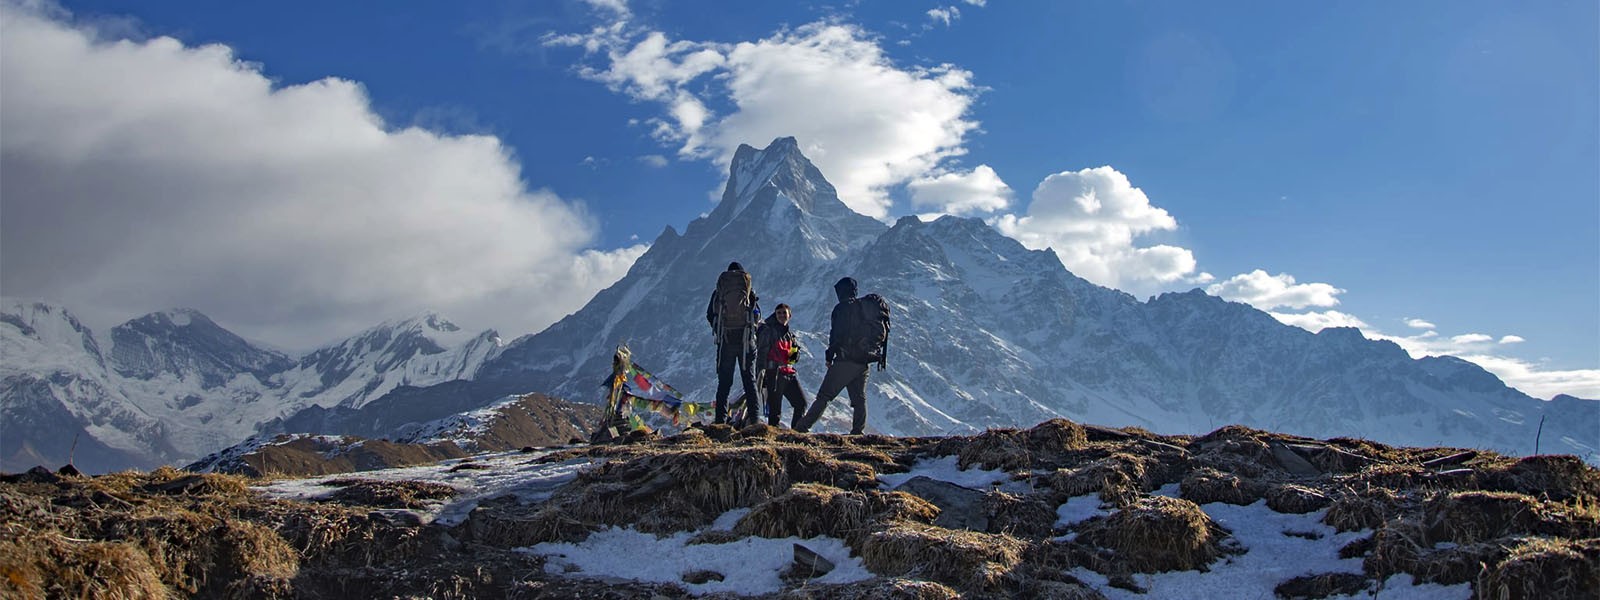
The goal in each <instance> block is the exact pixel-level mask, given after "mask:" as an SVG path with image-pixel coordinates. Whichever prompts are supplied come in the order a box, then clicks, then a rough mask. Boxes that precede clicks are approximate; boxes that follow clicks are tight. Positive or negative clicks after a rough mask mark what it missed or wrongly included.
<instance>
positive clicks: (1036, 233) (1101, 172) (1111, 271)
mask: <svg viewBox="0 0 1600 600" xmlns="http://www.w3.org/2000/svg"><path fill="white" fill-rule="evenodd" d="M989 223H990V224H991V225H993V226H994V227H995V228H996V229H998V230H1000V232H1001V233H1004V234H1006V235H1008V236H1011V237H1012V238H1015V239H1016V240H1017V241H1019V242H1022V244H1023V245H1024V246H1027V247H1029V248H1034V249H1041V248H1047V247H1048V248H1052V249H1054V250H1055V253H1056V256H1058V257H1060V258H1061V262H1062V264H1064V265H1066V266H1067V268H1068V269H1069V270H1071V271H1072V272H1073V273H1074V274H1077V275H1078V276H1080V277H1083V278H1084V279H1088V280H1089V281H1092V282H1095V283H1098V284H1100V285H1105V286H1109V287H1117V288H1124V289H1126V288H1130V287H1131V288H1135V289H1141V288H1149V287H1152V286H1159V285H1161V284H1169V283H1172V282H1178V281H1183V280H1185V279H1186V278H1189V277H1190V274H1191V273H1193V272H1194V270H1195V260H1194V254H1193V253H1191V252H1190V251H1189V250H1188V249H1186V248H1179V247H1176V246H1169V245H1154V246H1138V245H1136V244H1135V242H1134V238H1136V237H1138V236H1141V235H1144V234H1147V233H1150V232H1154V231H1167V230H1174V229H1177V228H1178V222H1177V220H1176V219H1173V218H1172V215H1170V214H1167V211H1166V210H1163V209H1161V208H1159V207H1156V206H1154V205H1152V204H1150V199H1149V198H1148V197H1146V196H1145V194H1144V191H1143V190H1140V189H1139V188H1136V187H1133V184H1131V183H1129V181H1128V178H1127V176H1125V175H1123V174H1122V173H1119V172H1117V170H1116V169H1113V168H1111V167H1097V168H1093V169H1084V170H1081V171H1064V172H1061V173H1056V174H1054V175H1051V176H1049V177H1046V178H1045V179H1044V181H1043V182H1040V183H1039V186H1038V187H1037V188H1035V189H1034V191H1033V200H1032V202H1031V203H1030V204H1029V205H1028V209H1027V214H1025V215H1023V216H1017V215H1010V214H1008V215H1001V216H999V217H996V218H994V219H990V221H989Z"/></svg>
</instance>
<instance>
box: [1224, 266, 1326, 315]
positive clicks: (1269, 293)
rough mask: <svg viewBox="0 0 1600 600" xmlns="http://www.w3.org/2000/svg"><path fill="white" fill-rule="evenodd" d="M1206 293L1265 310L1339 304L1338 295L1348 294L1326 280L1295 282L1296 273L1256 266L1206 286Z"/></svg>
mask: <svg viewBox="0 0 1600 600" xmlns="http://www.w3.org/2000/svg"><path fill="white" fill-rule="evenodd" d="M1206 293H1209V294H1211V295H1213V296H1220V297H1222V298H1226V299H1228V300H1237V301H1239V302H1244V303H1246V304H1249V305H1251V306H1254V307H1256V308H1259V309H1261V310H1272V309H1274V308H1281V307H1285V306H1286V307H1289V308H1294V309H1301V308H1306V307H1308V306H1316V307H1328V306H1338V305H1339V299H1338V298H1337V297H1336V296H1338V295H1339V294H1342V293H1344V290H1341V289H1339V288H1336V287H1333V286H1331V285H1328V284H1326V283H1295V279H1294V276H1293V275H1290V274H1288V273H1279V274H1277V275H1268V274H1267V272H1266V271H1263V270H1261V269H1256V270H1254V271H1251V272H1249V273H1243V274H1240V275H1234V276H1233V277H1232V278H1230V279H1228V280H1227V281H1223V282H1221V283H1215V284H1212V285H1211V286H1210V287H1207V288H1206Z"/></svg>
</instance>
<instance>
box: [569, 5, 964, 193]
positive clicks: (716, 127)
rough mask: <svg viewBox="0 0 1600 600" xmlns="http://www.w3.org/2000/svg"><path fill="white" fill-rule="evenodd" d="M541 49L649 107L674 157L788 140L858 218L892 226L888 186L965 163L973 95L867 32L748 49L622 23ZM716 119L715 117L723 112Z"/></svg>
mask: <svg viewBox="0 0 1600 600" xmlns="http://www.w3.org/2000/svg"><path fill="white" fill-rule="evenodd" d="M546 43H548V44H551V45H567V46H578V47H583V48H584V49H585V51H586V52H588V53H589V56H588V60H591V61H597V62H598V63H599V64H598V65H592V64H591V65H585V66H583V67H581V68H580V69H579V73H580V74H581V75H583V76H584V77H587V78H589V79H593V80H596V81H600V82H603V83H605V84H606V85H607V86H608V87H610V88H611V89H613V90H615V91H618V92H620V93H625V94H628V95H629V96H630V97H632V98H634V99H635V100H640V101H648V102H653V103H656V104H658V105H659V106H660V108H661V113H660V116H658V117H654V118H652V119H649V120H648V121H647V122H648V123H649V124H650V125H651V127H652V136H653V137H654V138H655V139H657V140H658V141H660V142H662V143H664V144H671V145H674V146H676V147H677V151H678V154H679V155H680V156H684V157H688V158H698V159H706V160H710V161H713V162H714V163H715V164H717V165H726V164H727V162H728V161H729V160H731V159H732V157H733V153H734V151H735V150H736V149H738V147H739V145H740V144H751V145H754V146H764V145H766V144H767V143H768V142H770V141H771V140H773V139H775V138H779V137H784V136H794V137H795V138H796V139H798V140H799V141H800V144H801V150H802V151H803V152H805V154H806V156H807V157H808V158H810V159H811V160H812V162H814V163H816V165H817V167H818V168H820V169H821V170H822V172H823V173H825V174H826V175H827V177H828V179H829V181H830V182H832V183H833V184H834V187H835V188H837V189H838V191H839V197H840V199H841V200H843V201H844V202H845V203H846V204H848V205H850V207H851V208H854V209H855V210H857V211H860V212H862V213H863V214H867V215H870V216H873V217H878V218H884V217H886V216H887V215H888V207H889V203H890V199H889V197H888V194H887V190H888V189H889V188H890V187H893V186H896V185H900V184H903V183H906V182H909V181H911V180H913V179H915V178H919V177H925V176H927V175H928V174H929V173H930V172H932V171H933V170H934V169H935V168H936V167H937V166H938V165H939V164H940V162H942V161H944V160H945V159H947V158H949V157H953V156H958V155H961V154H964V153H965V151H966V150H965V148H964V147H963V143H964V142H965V138H966V135H967V134H968V133H969V132H971V131H973V130H975V129H976V128H977V127H978V123H977V122H976V121H972V120H970V119H969V118H968V116H967V115H968V111H969V109H970V108H971V106H972V102H973V98H974V96H975V95H976V94H977V93H978V90H977V89H976V88H975V87H974V86H973V85H972V82H971V79H972V74H971V73H969V72H967V71H964V70H961V69H958V68H956V67H954V66H951V65H940V66H937V67H932V68H919V67H901V66H898V65H896V64H894V63H893V61H891V60H890V59H889V58H888V57H887V56H886V55H885V53H884V51H883V49H882V48H881V47H880V46H879V44H878V41H877V40H876V39H875V38H873V37H872V36H871V35H870V34H868V33H867V32H865V31H863V30H861V29H860V28H857V27H855V26H852V25H848V24H842V23H833V22H817V23H811V24H808V25H804V26H801V27H799V28H796V29H793V30H786V31H780V32H778V33H775V34H773V35H772V36H770V37H768V38H766V39H762V40H758V41H754V42H739V43H735V44H723V43H714V42H697V41H683V40H680V41H672V40H670V39H669V38H667V36H666V34H664V33H662V32H659V31H645V30H632V29H629V28H628V26H627V25H626V23H624V22H621V21H618V22H616V23H612V24H610V25H605V26H601V27H596V28H594V29H592V30H591V31H590V32H588V33H584V34H573V35H555V36H549V37H548V38H547V39H546ZM719 111H720V112H719Z"/></svg>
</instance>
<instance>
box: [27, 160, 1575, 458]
mask: <svg viewBox="0 0 1600 600" xmlns="http://www.w3.org/2000/svg"><path fill="white" fill-rule="evenodd" d="M730 261H739V262H740V263H742V264H743V265H744V266H745V267H746V268H747V269H748V270H749V271H750V272H751V273H752V274H753V276H754V281H755V289H756V293H757V294H758V295H760V296H761V305H762V307H763V308H766V309H768V310H769V311H770V309H771V307H773V306H776V305H777V303H779V302H783V303H787V304H789V305H791V306H792V307H793V308H794V321H793V324H794V326H795V327H796V328H797V329H798V330H799V335H800V338H801V341H802V343H804V344H805V345H806V347H807V351H806V353H805V355H804V356H805V358H804V359H803V360H802V361H801V363H800V365H799V370H800V380H801V382H802V385H803V387H805V389H806V390H807V394H808V395H810V394H811V393H813V392H814V391H815V389H816V386H817V384H818V383H819V381H820V378H821V372H822V365H821V354H822V350H823V348H824V347H825V344H826V335H827V321H828V319H827V316H828V314H829V311H831V309H832V307H833V304H834V302H835V300H834V298H833V291H832V284H833V282H834V281H836V280H837V279H839V278H840V277H842V276H846V275H848V276H852V277H855V278H856V279H858V280H859V281H860V282H861V285H862V290H863V292H876V293H879V294H881V295H883V296H884V297H886V298H887V299H888V300H889V302H890V304H891V305H892V308H893V311H894V331H893V333H892V334H891V343H890V357H889V369H888V370H887V371H883V372H878V371H876V370H874V371H873V372H872V374H871V378H870V380H869V392H868V393H869V396H870V405H871V412H872V415H871V418H870V421H869V429H870V430H875V431H878V432H883V433H890V434H902V435H911V434H916V435H938V434H949V433H965V432H970V431H972V430H974V429H981V428H986V427H992V426H1019V425H1020V426H1028V425H1032V424H1034V423H1037V422H1039V421H1042V420H1045V419H1048V418H1052V417H1066V418H1068V419H1072V420H1075V421H1082V422H1089V423H1096V424H1103V425H1112V426H1123V425H1136V426H1140V427H1144V428H1147V429H1150V430H1152V431H1156V432H1160V433H1203V432H1206V431H1210V430H1212V429H1215V428H1218V427H1221V426H1223V425H1226V424H1231V423H1239V424H1244V425H1249V426H1252V427H1258V428H1263V429H1270V430H1275V431H1282V432H1285V433H1291V434H1297V435H1304V436H1310V437H1319V438H1328V437H1336V436H1348V437H1362V438H1369V439H1373V440H1377V441H1381V442H1385V443H1391V444H1404V445H1424V446H1432V445H1452V446H1466V447H1482V448H1492V449H1495V450H1498V451H1502V452H1508V453H1513V454H1528V453H1531V452H1533V451H1534V444H1535V440H1536V439H1538V440H1539V444H1540V446H1539V450H1540V451H1542V452H1563V453H1573V454H1577V455H1579V456H1583V457H1585V458H1586V459H1588V460H1591V461H1595V460H1597V455H1596V454H1595V453H1596V451H1597V448H1600V402H1596V401H1593V400H1582V399H1577V398H1572V397H1570V396H1562V397H1557V398H1556V399H1554V400H1551V401H1544V400H1539V399H1536V398H1532V397H1530V396H1528V395H1526V394H1523V393H1521V392H1519V391H1517V390H1515V389H1512V388H1510V387H1507V386H1506V385H1505V384H1504V383H1503V382H1501V381H1500V380H1499V379H1498V378H1496V377H1495V376H1494V375H1492V374H1490V373H1488V372H1486V371H1484V370H1483V369H1482V368H1480V367H1478V366H1476V365H1474V364H1472V363H1469V362H1466V361H1463V360H1460V359H1456V358H1452V357H1428V358H1422V359H1412V358H1410V357H1409V356H1408V355H1407V354H1406V353H1405V352H1404V351H1403V350H1401V349H1400V348H1399V347H1398V346H1396V345H1394V344H1393V343H1390V342H1386V341H1374V340H1368V339H1365V338H1363V337H1362V336H1361V334H1360V333H1359V332H1358V331H1356V330H1354V329H1348V328H1331V329H1326V330H1323V331H1322V332H1320V333H1316V334H1313V333H1310V332H1308V331H1305V330H1303V329H1300V328H1296V327H1291V326H1287V325H1284V324H1282V323H1279V322H1278V321H1277V320H1275V319H1273V318H1272V317H1271V316H1269V315H1267V314H1266V313H1264V312H1261V311H1259V310H1256V309H1254V308H1252V307H1250V306H1247V305H1244V304H1239V303H1233V302H1227V301H1224V300H1222V299H1219V298H1216V297H1213V296H1209V295H1206V294H1204V293H1202V292H1200V291H1199V290H1195V291H1191V292H1187V293H1170V294H1163V295H1161V296H1158V297H1156V298H1152V299H1150V300H1148V301H1143V302H1141V301H1139V300H1137V299H1135V298H1134V297H1132V296H1130V295H1128V294H1125V293H1123V292H1119V291H1116V290H1112V289H1108V288H1104V287H1100V286H1097V285H1094V284H1092V283H1089V282H1088V281H1085V280H1083V279H1081V278H1079V277H1077V276H1075V275H1073V274H1072V273H1070V272H1068V271H1067V270H1066V269H1065V268H1064V267H1063V266H1062V265H1061V262H1060V261H1059V260H1057V259H1056V257H1055V255H1054V254H1053V253H1052V252H1050V251H1048V250H1045V251H1038V250H1028V249H1026V248H1024V247H1023V246H1022V245H1021V244H1019V243H1017V242H1016V241H1015V240H1012V239H1010V238H1007V237H1005V236H1003V235H1001V234H1000V233H998V232H996V231H995V230H994V229H993V228H991V227H989V226H988V225H987V224H985V223H984V222H982V221H979V220H976V219H964V218H957V217H943V218H940V219H938V220H935V221H932V222H923V221H921V220H919V219H917V218H913V217H907V218H902V219H900V220H899V221H898V222H896V223H894V224H893V225H892V226H890V225H885V224H883V223H881V222H878V221H876V220H873V219H871V218H868V217H866V216H863V215H860V214H858V213H855V212H853V211H851V210H850V209H849V208H848V207H847V206H845V205H844V203H843V202H841V201H839V199H838V196H837V194H836V192H835V191H834V188H833V186H832V185H831V184H829V183H828V181H827V180H826V179H825V178H824V177H823V175H822V173H821V172H820V171H818V170H817V168H816V167H815V166H814V165H812V164H811V162H810V161H809V160H807V159H806V158H805V156H803V155H802V154H801V152H800V151H799V149H798V147H797V144H796V143H795V141H794V140H793V139H792V138H780V139H778V140H775V141H774V142H773V143H772V144H771V145H769V146H768V147H767V148H764V149H760V150H757V149H755V148H752V147H749V146H743V147H741V148H740V149H739V150H738V151H737V152H736V154H735V156H734V159H733V163H732V165H731V166H730V171H729V180H728V184H727V187H726V190H725V191H724V193H723V198H722V201H721V203H720V204H719V205H718V206H717V207H716V209H714V210H713V211H712V212H711V213H710V214H708V215H706V216H705V217H702V218H700V219H696V220H695V221H694V222H692V223H690V224H689V226H688V228H687V229H686V230H685V232H683V233H681V234H680V233H679V232H677V231H676V230H675V229H673V228H671V227H668V228H666V230H665V231H663V232H662V234H661V235H660V236H659V237H657V239H656V240H655V242H654V243H653V244H652V245H651V247H650V249H649V250H648V251H647V252H646V253H645V254H644V255H643V256H641V257H640V258H639V259H638V261H637V262H636V263H635V264H634V265H633V267H632V268H631V269H630V270H629V272H628V274H627V275H626V276H624V277H623V278H622V279H621V280H620V281H618V282H617V283H616V284H614V285H612V286H611V287H609V288H607V289H605V290H603V291H601V292H600V293H599V294H597V295H596V296H595V297H594V299H592V300H591V301H590V302H589V303H588V304H587V305H586V306H584V307H583V308H582V309H580V310H579V311H577V312H576V313H573V314H572V315H569V316H568V317H566V318H565V319H562V320H561V321H559V322H557V323H556V324H554V325H552V326H550V327H549V328H547V329H545V330H544V331H541V332H539V333H536V334H532V335H525V336H522V337H520V338H518V339H516V340H515V341H513V342H511V343H509V344H504V345H502V344H501V342H500V339H499V336H498V334H496V333H495V332H494V331H484V332H481V333H478V334H472V333H469V332H464V331H461V330H460V329H459V328H458V327H456V326H455V325H453V324H451V323H449V322H448V321H446V320H445V319H443V318H442V317H440V316H438V315H434V314H431V313H429V314H423V315H419V316H417V317H414V318H411V319H405V320H401V321H395V322H390V323H385V324H383V325H379V326H377V327H374V328H372V329H369V330H367V331H365V332H362V333H360V334H358V335H356V336H353V337H351V338H349V339H347V340H344V341H342V342H340V343H337V344H333V345H330V346H327V347H324V348H321V349H318V350H316V351H313V352H311V353H309V354H307V355H305V356H302V357H299V358H298V359H296V358H291V357H288V356H285V355H283V354H281V353H278V352H274V351H271V350H266V349H263V348H262V347H261V346H260V345H257V344H252V343H250V342H249V341H247V340H243V339H241V338H239V337H238V336H236V335H234V334H232V333H230V332H228V331H227V330H226V329H223V328H222V327H220V326H218V325H216V324H215V323H213V322H212V321H211V320H210V319H207V318H206V317H205V315H202V314H200V313H198V312H196V311H192V310H173V311H166V312H161V313H154V314H151V315H146V316H144V317H140V318H138V319H135V320H133V321H129V322H128V323H125V324H123V325H119V326H117V327H115V328H113V329H112V330H111V332H110V334H109V336H107V337H99V336H97V335H95V334H94V333H93V332H90V331H89V330H88V329H87V328H85V327H84V326H83V325H82V324H81V323H79V322H78V321H77V319H75V318H74V317H73V316H72V315H71V314H70V313H69V312H68V311H67V310H66V309H64V308H63V307H59V306H52V305H49V304H42V303H29V302H22V301H17V300H7V301H6V302H5V303H4V305H3V307H0V350H3V354H0V357H3V360H0V400H3V401H4V406H3V410H0V469H5V470H12V471H15V470H20V469H24V468H27V467H28V466H32V465H33V464H57V463H62V462H65V459H66V456H67V452H68V450H69V448H70V446H71V445H72V444H73V442H74V439H76V440H77V449H76V455H75V460H76V462H77V464H78V465H79V467H80V468H84V469H85V470H91V471H92V470H105V469H115V468H121V467H127V466H150V465H154V464H160V463H170V462H186V461H189V460H193V459H194V458H197V457H199V456H201V455H203V454H207V453H210V452H213V451H216V450H218V449H220V448H223V447H226V446H229V445H232V444H235V443H238V442H239V441H241V440H244V439H245V438H247V437H250V436H251V435H254V434H257V433H279V432H300V433H324V434H354V435H361V436H364V437H389V436H396V435H400V434H401V433H402V432H403V431H404V430H405V429H406V428H407V427H408V426H411V427H414V426H416V425H417V424H420V423H425V422H428V421H432V420H435V419H441V418H445V417H449V416H450V415H454V414H457V413H461V412H464V411H469V410H473V409H477V408H481V407H484V406H486V405H488V404H490V403H493V402H496V401H498V400H500V399H502V398H505V397H506V396H508V395H511V394H520V393H524V392H530V391H537V392H544V393H548V394H551V395H553V396H558V397H563V398H568V399H572V400H578V401H596V400H597V399H598V398H599V396H600V388H599V384H600V382H601V381H602V379H603V378H604V377H605V376H606V375H607V374H608V373H609V371H610V360H611V353H612V349H613V348H614V347H615V346H616V344H617V343H618V342H619V341H620V342H626V343H628V344H629V345H630V347H631V348H632V350H633V353H634V356H635V357H636V360H637V361H638V362H639V363H640V364H641V365H643V366H645V367H646V368H649V369H651V370H652V371H653V372H654V373H656V374H657V375H659V376H660V377H662V378H663V379H664V380H666V381H667V382H669V383H671V384H672V385H674V386H675V387H677V388H678V389H679V390H682V391H684V392H685V393H687V394H688V395H689V396H691V397H695V398H700V399H708V398H709V397H710V396H711V394H712V391H713V388H714V385H715V376H714V373H713V369H712V362H713V351H714V349H713V345H712V338H711V334H710V330H709V328H707V326H706V324H705V321H704V311H705V306H706V302H707V298H708V297H709V294H710V291H711V288H712V286H713V283H714V281H715V278H716V275H717V274H718V273H719V272H721V271H722V270H723V268H724V267H725V266H726V265H727V264H728V263H729V262H730ZM835 404H836V405H837V406H836V407H835V408H834V409H833V410H832V411H830V413H829V420H828V421H825V423H824V426H823V427H824V428H828V427H834V428H837V427H838V426H839V423H840V420H841V419H845V418H847V413H848V402H844V401H840V402H836V403H835ZM1541 419H1543V426H1542V430H1541V429H1540V423H1541Z"/></svg>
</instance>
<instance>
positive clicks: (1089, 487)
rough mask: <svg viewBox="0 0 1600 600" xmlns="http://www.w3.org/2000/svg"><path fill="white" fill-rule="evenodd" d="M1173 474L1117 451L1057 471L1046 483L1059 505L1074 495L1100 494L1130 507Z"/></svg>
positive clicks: (1147, 460) (1144, 457)
mask: <svg viewBox="0 0 1600 600" xmlns="http://www.w3.org/2000/svg"><path fill="white" fill-rule="evenodd" d="M1169 473H1170V471H1169V470H1168V469H1166V468H1165V466H1164V465H1163V464H1162V463H1160V462H1159V461H1158V460H1157V459H1156V458H1154V457H1152V456H1148V455H1142V454H1133V453H1130V452H1115V453H1112V454H1111V455H1109V456H1106V457H1104V458H1101V459H1098V460H1095V461H1093V462H1090V463H1089V464H1086V465H1083V466H1080V467H1077V468H1073V469H1058V470H1057V471H1055V472H1054V473H1051V474H1050V475H1049V476H1048V478H1047V482H1048V484H1049V485H1050V487H1051V488H1052V489H1054V490H1056V492H1057V497H1056V498H1054V500H1056V501H1058V502H1060V501H1065V500H1066V499H1067V498H1071V497H1074V496H1081V495H1083V494H1088V493H1099V494H1100V498H1101V499H1102V500H1105V501H1106V502H1110V503H1112V504H1115V505H1117V506H1127V505H1128V504H1131V503H1132V502H1134V501H1135V500H1138V498H1139V496H1140V495H1141V494H1142V493H1144V492H1147V491H1150V490H1153V489H1155V488H1157V487H1159V486H1160V484H1161V483H1162V482H1164V480H1165V479H1166V478H1167V477H1168V476H1169V475H1168V474H1169Z"/></svg>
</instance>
